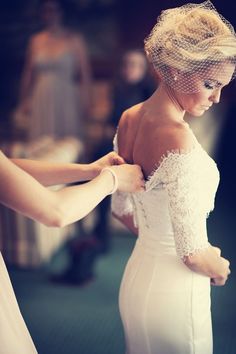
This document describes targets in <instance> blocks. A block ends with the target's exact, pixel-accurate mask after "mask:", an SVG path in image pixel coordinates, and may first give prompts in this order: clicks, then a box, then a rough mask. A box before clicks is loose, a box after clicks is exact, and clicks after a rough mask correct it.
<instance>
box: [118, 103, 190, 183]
mask: <svg viewBox="0 0 236 354" xmlns="http://www.w3.org/2000/svg"><path fill="white" fill-rule="evenodd" d="M192 145H193V136H192V133H191V130H190V129H189V128H188V126H187V124H185V123H183V124H182V123H176V122H168V121H167V120H166V121H165V119H163V117H161V116H157V115H155V114H153V113H152V110H151V109H150V105H149V103H147V101H146V102H143V103H140V104H138V105H135V106H133V107H131V108H130V109H128V110H126V111H125V112H124V113H123V115H122V117H121V120H120V123H119V129H118V147H119V154H120V155H121V156H122V157H123V158H124V159H125V160H126V161H127V162H128V163H135V164H138V165H140V166H141V167H142V170H143V172H144V175H145V177H148V176H150V174H151V173H152V172H153V170H154V169H155V168H157V166H158V165H159V163H160V161H161V158H162V157H163V156H164V155H165V154H166V153H167V152H168V151H172V150H190V149H191V148H192Z"/></svg>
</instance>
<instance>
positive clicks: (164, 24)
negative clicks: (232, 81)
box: [144, 1, 236, 93]
mask: <svg viewBox="0 0 236 354" xmlns="http://www.w3.org/2000/svg"><path fill="white" fill-rule="evenodd" d="M144 43H145V51H146V54H147V56H148V58H149V60H150V61H151V62H152V64H153V66H154V68H155V70H156V71H157V72H158V74H159V75H160V77H161V79H162V80H163V81H164V82H165V83H166V84H168V85H169V86H170V87H172V88H174V89H176V90H178V91H181V92H184V93H193V92H197V91H198V90H199V86H198V85H196V84H194V82H193V77H196V76H197V77H198V78H204V77H205V76H206V75H207V73H208V72H210V75H211V77H215V78H217V75H218V74H219V73H220V74H221V78H222V74H225V79H226V81H227V80H228V78H229V77H230V78H234V76H235V71H234V68H235V63H236V36H235V32H234V28H233V26H232V25H231V24H230V23H229V22H228V21H227V20H226V19H225V18H224V17H223V16H222V15H220V14H219V13H218V12H217V10H216V8H215V7H214V5H213V4H212V3H211V1H204V2H203V3H201V4H191V3H189V4H186V5H183V6H180V7H177V8H173V9H168V10H164V11H162V13H161V14H160V16H159V17H158V19H157V23H156V25H155V26H154V28H153V29H152V31H151V33H150V35H149V36H148V37H147V38H146V39H145V41H144ZM226 64H228V65H226ZM231 75H232V77H231Z"/></svg>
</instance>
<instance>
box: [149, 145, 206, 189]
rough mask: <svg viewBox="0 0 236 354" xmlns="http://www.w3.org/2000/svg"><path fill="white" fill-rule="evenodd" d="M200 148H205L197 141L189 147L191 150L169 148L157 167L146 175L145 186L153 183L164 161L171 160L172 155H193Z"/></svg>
mask: <svg viewBox="0 0 236 354" xmlns="http://www.w3.org/2000/svg"><path fill="white" fill-rule="evenodd" d="M198 149H201V150H203V148H202V146H201V144H200V143H199V142H198V141H197V139H196V142H195V144H194V146H193V147H192V148H191V149H189V150H184V149H172V150H167V151H166V152H165V153H164V154H163V155H162V156H161V158H160V160H159V162H158V163H157V164H156V165H155V167H154V168H153V170H152V172H151V173H150V174H149V175H148V176H147V177H146V180H145V187H146V189H147V187H149V186H150V184H151V183H152V181H153V179H154V178H155V176H156V175H158V173H159V172H160V170H161V169H162V167H163V165H164V163H165V162H166V161H167V160H169V158H170V157H173V156H186V157H187V156H189V155H192V154H193V153H195V152H196V151H197V150H198Z"/></svg>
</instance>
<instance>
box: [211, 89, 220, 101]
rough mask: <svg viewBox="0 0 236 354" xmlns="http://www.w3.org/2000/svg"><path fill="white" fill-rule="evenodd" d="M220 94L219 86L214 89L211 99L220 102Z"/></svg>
mask: <svg viewBox="0 0 236 354" xmlns="http://www.w3.org/2000/svg"><path fill="white" fill-rule="evenodd" d="M220 95H221V89H220V88H218V89H216V90H214V92H213V93H212V95H211V97H210V100H211V101H212V102H213V103H219V102H220Z"/></svg>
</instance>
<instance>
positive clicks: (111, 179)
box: [100, 167, 118, 194]
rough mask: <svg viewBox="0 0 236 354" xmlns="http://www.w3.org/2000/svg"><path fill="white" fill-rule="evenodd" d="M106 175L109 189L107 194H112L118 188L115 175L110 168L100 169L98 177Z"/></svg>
mask: <svg viewBox="0 0 236 354" xmlns="http://www.w3.org/2000/svg"><path fill="white" fill-rule="evenodd" d="M103 174H106V175H107V176H109V182H110V184H109V189H108V191H109V192H108V194H113V193H115V192H116V191H117V188H118V178H117V175H116V173H115V172H114V171H113V169H112V168H110V167H105V168H103V169H102V171H101V172H100V175H103Z"/></svg>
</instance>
